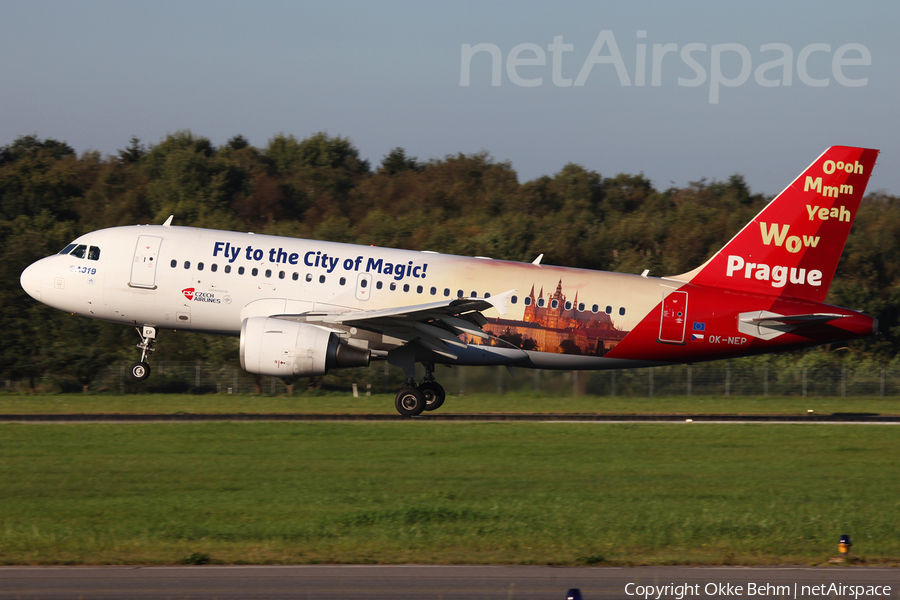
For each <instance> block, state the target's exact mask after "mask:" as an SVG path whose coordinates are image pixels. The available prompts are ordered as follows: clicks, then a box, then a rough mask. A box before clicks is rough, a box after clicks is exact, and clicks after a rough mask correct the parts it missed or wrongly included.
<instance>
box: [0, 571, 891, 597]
mask: <svg viewBox="0 0 900 600" xmlns="http://www.w3.org/2000/svg"><path fill="white" fill-rule="evenodd" d="M832 584H834V586H836V587H831V588H830V590H829V586H832ZM648 586H653V587H648ZM666 586H671V587H666ZM677 586H681V587H680V588H679V587H677ZM804 586H806V587H805V588H804ZM821 586H824V587H821ZM841 586H844V587H841ZM846 586H861V587H859V588H849V587H846ZM884 586H888V587H889V589H887V588H885V587H884ZM569 588H579V589H580V591H581V593H582V597H583V598H584V600H594V599H600V598H604V599H609V598H615V599H623V600H624V599H628V600H637V599H641V600H644V599H645V597H647V598H654V599H657V598H658V599H659V600H663V599H666V600H668V599H670V598H674V599H676V600H678V597H679V595H680V596H681V599H682V600H684V599H690V600H694V599H698V598H699V599H703V600H712V599H717V598H731V599H735V598H742V599H750V598H753V599H755V600H762V599H771V600H781V599H793V598H797V599H800V598H803V599H815V598H824V597H826V596H827V597H828V598H854V596H855V598H854V600H870V599H872V600H874V599H876V598H898V597H900V596H898V590H900V569H894V568H866V567H850V568H839V567H819V568H810V567H681V566H664V567H622V568H616V567H549V566H461V565H460V566H442V565H307V566H198V567H0V599H5V598H16V599H22V600H25V599H34V598H41V599H47V600H69V599H72V600H74V599H83V600H91V599H103V600H106V599H113V598H115V599H123V600H124V599H127V600H136V599H142V600H143V599H146V600H162V599H166V600H180V599H192V600H201V599H202V600H205V599H217V600H233V599H241V600H273V599H296V598H315V599H322V600H328V599H346V600H352V599H365V600H405V599H416V600H419V599H425V598H434V599H442V600H450V599H467V600H468V599H497V600H501V599H502V600H511V599H516V598H522V599H524V598H529V599H537V598H545V599H548V600H552V599H560V600H561V599H563V598H565V597H566V591H567V590H568V589H569ZM829 591H830V592H832V593H829ZM835 591H837V592H839V593H833V592H835ZM804 592H805V593H804ZM869 592H870V593H869Z"/></svg>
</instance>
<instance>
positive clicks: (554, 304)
mask: <svg viewBox="0 0 900 600" xmlns="http://www.w3.org/2000/svg"><path fill="white" fill-rule="evenodd" d="M558 306H559V300H551V301H550V308H556V307H558Z"/></svg>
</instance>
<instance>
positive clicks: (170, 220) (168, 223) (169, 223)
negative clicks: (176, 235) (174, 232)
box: [162, 215, 175, 227]
mask: <svg viewBox="0 0 900 600" xmlns="http://www.w3.org/2000/svg"><path fill="white" fill-rule="evenodd" d="M173 218H175V215H169V218H168V219H166V222H165V223H163V225H162V226H163V227H171V225H172V219H173Z"/></svg>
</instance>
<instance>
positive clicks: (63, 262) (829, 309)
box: [21, 146, 878, 416]
mask: <svg viewBox="0 0 900 600" xmlns="http://www.w3.org/2000/svg"><path fill="white" fill-rule="evenodd" d="M877 155H878V151H877V150H867V149H862V148H850V147H842V146H834V147H832V148H829V149H828V150H826V151H825V153H823V154H822V155H821V156H820V157H819V158H818V159H816V161H815V162H813V164H812V165H811V166H810V167H809V168H807V169H806V170H805V171H804V172H803V173H802V174H801V175H800V176H799V177H798V178H797V179H796V180H795V181H794V182H793V183H792V184H791V185H790V186H788V187H787V188H786V189H785V190H784V191H783V192H782V193H781V194H779V196H778V197H777V198H776V199H775V200H773V201H772V202H771V203H770V204H769V205H768V206H767V207H766V208H764V209H763V210H762V212H760V214H759V215H757V216H756V217H755V218H754V219H753V221H751V222H750V223H749V224H747V225H746V226H745V227H744V228H743V229H742V230H741V231H740V232H739V233H738V234H737V235H735V237H734V238H733V239H732V240H731V241H730V242H729V243H728V244H727V245H726V246H725V247H724V248H722V250H720V251H719V252H718V253H716V254H715V255H714V256H713V257H712V258H710V259H709V260H708V261H707V262H706V263H704V264H703V265H702V266H700V267H698V268H697V269H694V270H693V271H690V272H688V273H685V274H682V275H676V276H673V277H662V278H656V277H648V276H647V273H646V272H645V273H644V274H643V275H628V274H621V273H607V272H602V271H588V270H583V269H572V268H566V267H555V266H547V265H542V264H541V262H540V260H541V257H538V258H537V259H535V261H534V262H533V263H530V264H527V263H515V262H508V261H500V260H491V259H489V258H485V257H474V258H472V257H461V256H452V255H443V254H438V253H434V252H427V251H422V252H419V251H410V250H395V249H388V248H377V247H369V246H357V245H351V244H337V243H329V242H319V241H310V240H303V239H294V238H285V237H274V236H267V235H254V234H252V233H237V232H231V231H217V230H210V229H196V228H193V227H176V226H172V224H171V223H172V217H169V219H168V220H167V221H166V222H165V223H164V224H163V225H144V226H140V225H137V226H130V227H114V228H111V229H103V230H100V231H94V232H92V233H88V234H85V235H83V236H81V237H79V238H78V239H76V240H75V241H73V242H72V243H71V244H69V245H68V246H66V247H65V248H63V249H62V250H61V251H60V252H59V253H58V254H56V255H54V256H49V257H47V258H44V259H42V260H39V261H37V262H36V263H34V264H33V265H31V266H29V267H28V268H27V269H26V270H25V271H24V272H23V273H22V276H21V284H22V287H23V288H24V289H25V291H26V292H28V294H30V295H31V296H32V297H33V298H35V299H36V300H38V301H40V302H43V303H45V304H48V305H50V306H53V307H56V308H59V309H61V310H64V311H67V312H71V313H75V314H78V315H84V316H87V317H93V318H96V319H102V320H105V321H112V322H115V323H123V324H129V325H134V326H137V329H138V333H139V334H140V336H141V343H140V344H139V345H138V348H140V349H141V358H140V361H138V362H136V363H134V365H133V366H132V369H131V375H132V377H134V378H135V379H137V380H143V379H146V378H147V376H148V375H149V373H150V367H149V365H148V363H147V358H148V356H149V354H150V352H152V350H153V343H154V341H155V339H156V335H157V331H158V330H159V329H161V328H162V329H183V330H192V331H200V332H208V333H218V334H224V335H233V336H240V340H241V341H240V360H241V366H242V367H243V368H244V369H245V370H247V371H249V372H251V373H259V374H262V375H270V376H275V377H295V376H313V375H323V374H325V373H326V372H328V370H329V369H336V368H343V367H360V366H366V365H368V364H369V362H370V361H371V360H387V361H388V362H389V363H390V364H392V365H395V366H397V367H400V368H401V369H403V371H404V373H405V375H406V385H405V386H404V387H403V389H401V390H400V392H399V393H398V394H397V397H396V401H395V406H396V408H397V410H398V411H399V412H400V413H401V414H402V415H407V416H414V415H418V414H420V413H421V412H422V411H423V410H434V409H436V408H438V407H439V406H440V405H441V404H442V403H443V402H444V397H445V394H444V390H443V388H442V387H441V386H440V384H438V383H437V382H436V381H435V380H434V377H433V370H434V365H435V363H441V364H449V365H506V366H509V367H526V368H540V369H610V368H615V369H621V368H630V367H645V366H653V365H667V364H679V363H688V362H697V361H704V360H714V359H721V358H733V357H738V356H745V355H750V354H761V353H765V352H776V351H783V350H792V349H796V348H801V347H806V346H813V345H817V344H823V343H829V342H836V341H843V340H850V339H854V338H859V337H864V336H868V335H872V334H873V333H876V332H877V327H878V325H877V321H876V320H875V319H873V318H872V317H869V316H867V315H864V314H862V313H859V312H855V311H852V310H848V309H845V308H839V307H835V306H829V305H826V304H823V301H824V299H825V295H826V293H827V291H828V287H829V285H830V284H831V280H832V277H833V276H834V271H835V269H836V267H837V262H838V260H839V258H840V255H841V251H842V249H843V247H844V243H845V242H846V239H847V235H848V233H849V231H850V227H851V225H852V222H853V219H854V217H855V215H856V212H857V209H858V208H859V203H860V200H861V199H862V196H863V193H864V191H865V188H866V184H867V183H868V179H869V176H870V175H871V171H872V167H873V166H874V164H875V159H876V157H877ZM416 363H422V364H423V365H424V366H425V378H424V380H422V381H421V382H419V383H418V384H417V383H416V381H415V374H416V370H415V365H416Z"/></svg>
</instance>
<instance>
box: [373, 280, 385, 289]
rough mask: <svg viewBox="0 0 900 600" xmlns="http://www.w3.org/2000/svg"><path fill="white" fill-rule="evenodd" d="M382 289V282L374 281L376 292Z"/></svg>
mask: <svg viewBox="0 0 900 600" xmlns="http://www.w3.org/2000/svg"><path fill="white" fill-rule="evenodd" d="M383 287H384V284H383V283H382V282H380V281H376V282H375V289H376V290H380V289H381V288H383Z"/></svg>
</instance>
